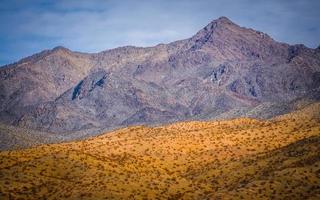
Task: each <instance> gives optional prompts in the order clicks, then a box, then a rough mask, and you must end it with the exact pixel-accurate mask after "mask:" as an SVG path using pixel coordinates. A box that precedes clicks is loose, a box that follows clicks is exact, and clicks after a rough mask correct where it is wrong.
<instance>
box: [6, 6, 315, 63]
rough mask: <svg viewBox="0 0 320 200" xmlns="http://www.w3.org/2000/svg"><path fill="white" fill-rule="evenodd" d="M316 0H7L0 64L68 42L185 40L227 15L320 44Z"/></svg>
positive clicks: (80, 45) (88, 46)
mask: <svg viewBox="0 0 320 200" xmlns="http://www.w3.org/2000/svg"><path fill="white" fill-rule="evenodd" d="M319 8H320V1H317V0H309V1H303V0H290V1H289V0H282V1H279V0H270V1H262V0H255V1H250V0H238V1H231V0H199V1H193V0H175V1H174V0H140V1H132V0H122V1H117V0H90V1H85V0H59V1H53V0H52V1H41V0H30V1H21V0H2V3H1V4H0V23H1V30H0V38H1V39H0V42H1V46H0V52H1V54H0V64H6V63H9V62H13V61H15V60H17V59H19V58H22V57H24V56H27V55H31V54H33V53H35V52H38V51H40V50H43V49H48V48H53V47H54V46H58V45H63V46H66V47H67V48H70V49H72V50H76V51H84V52H99V51H103V50H105V49H110V48H115V47H118V46H124V45H136V46H152V45H156V44H158V43H168V42H171V41H175V40H178V39H184V38H187V37H190V36H191V35H193V34H195V33H196V32H197V31H198V30H199V29H201V28H202V27H204V26H205V25H206V24H208V23H209V22H210V21H211V20H213V19H215V18H218V17H220V16H227V17H229V18H230V19H231V20H233V21H235V22H236V23H238V24H240V25H241V26H246V27H251V28H254V29H257V30H260V31H263V32H266V33H268V34H269V35H271V36H272V37H274V38H275V39H276V40H279V41H283V42H288V43H291V44H293V43H304V44H306V45H307V46H309V47H316V46H318V45H319V44H320V30H319V27H320V24H319V22H318V21H319V20H318V19H319V18H320V14H319V12H318V11H319Z"/></svg>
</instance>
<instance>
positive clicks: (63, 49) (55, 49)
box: [52, 46, 70, 51]
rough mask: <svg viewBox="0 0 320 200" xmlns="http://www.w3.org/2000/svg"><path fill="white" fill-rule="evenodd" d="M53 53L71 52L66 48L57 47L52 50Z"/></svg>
mask: <svg viewBox="0 0 320 200" xmlns="http://www.w3.org/2000/svg"><path fill="white" fill-rule="evenodd" d="M52 51H70V50H69V49H68V48H66V47H64V46H56V47H54V48H53V49H52Z"/></svg>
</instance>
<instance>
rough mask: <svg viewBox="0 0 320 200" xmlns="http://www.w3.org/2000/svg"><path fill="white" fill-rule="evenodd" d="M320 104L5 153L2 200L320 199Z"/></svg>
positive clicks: (0, 161) (0, 170)
mask: <svg viewBox="0 0 320 200" xmlns="http://www.w3.org/2000/svg"><path fill="white" fill-rule="evenodd" d="M319 111H320V104H319V103H316V104H312V105H309V106H307V107H302V108H301V109H300V110H298V111H296V112H294V113H291V114H287V115H283V116H280V117H276V118H273V119H271V120H256V119H249V118H238V119H233V120H224V121H208V122H198V121H190V122H179V123H173V124H170V125H166V126H157V127H145V126H134V127H128V128H124V129H119V130H117V131H114V132H111V133H108V134H103V135H101V136H98V137H93V138H90V139H87V140H83V141H78V142H70V143H61V144H51V145H41V146H38V147H35V148H31V149H25V150H17V151H3V152H1V153H0V177H1V178H0V196H1V197H2V199H10V198H11V199H12V198H13V199H19V198H20V199H41V198H44V199H132V198H133V197H135V199H252V198H253V197H254V198H256V199H307V198H309V199H318V198H319V197H320V188H319V185H320V176H319V172H320V149H319V148H320V114H319V113H320V112H319Z"/></svg>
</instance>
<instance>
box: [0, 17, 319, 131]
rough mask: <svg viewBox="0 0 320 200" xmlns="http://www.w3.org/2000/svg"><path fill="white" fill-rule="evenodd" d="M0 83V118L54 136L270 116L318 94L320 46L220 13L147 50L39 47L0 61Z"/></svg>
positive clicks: (315, 97) (312, 99) (131, 47)
mask: <svg viewBox="0 0 320 200" xmlns="http://www.w3.org/2000/svg"><path fill="white" fill-rule="evenodd" d="M0 88H1V89H0V120H1V121H2V122H3V123H6V124H11V125H14V126H18V127H23V128H29V129H37V130H40V131H44V132H53V133H59V134H62V133H63V134H67V133H70V134H72V132H75V131H82V130H87V131H89V132H90V131H91V132H90V133H92V134H94V133H97V132H99V131H101V130H103V129H114V128H117V127H122V126H128V125H134V124H149V125H152V124H162V123H168V122H174V121H182V120H208V119H222V118H223V119H226V118H234V117H239V116H250V117H257V118H271V117H273V116H275V115H279V114H283V113H286V112H290V111H292V110H294V109H295V108H296V107H297V105H301V104H303V105H307V104H310V103H312V102H316V101H318V100H319V98H320V92H319V90H320V52H319V51H318V50H317V49H310V48H307V47H305V46H304V45H288V44H285V43H280V42H277V41H275V40H273V39H272V38H271V37H270V36H268V35H267V34H265V33H262V32H259V31H255V30H252V29H248V28H244V27H240V26H239V25H237V24H235V23H233V22H232V21H230V20H229V19H228V18H226V17H221V18H219V19H216V20H213V21H212V22H211V23H210V24H208V25H207V26H206V27H204V28H203V29H202V30H200V31H199V32H198V33H196V34H195V35H194V36H193V37H191V38H188V39H184V40H180V41H176V42H172V43H169V44H159V45H157V46H154V47H147V48H140V47H133V46H126V47H120V48H116V49H111V50H107V51H103V52H100V53H94V54H86V53H79V52H73V51H71V50H68V49H66V48H64V47H57V48H54V49H52V50H46V51H43V52H41V53H39V54H36V55H33V56H31V57H28V58H25V59H22V60H20V61H19V62H17V63H14V64H10V65H7V66H4V67H1V68H0ZM89 135H90V134H89ZM75 137H76V136H75Z"/></svg>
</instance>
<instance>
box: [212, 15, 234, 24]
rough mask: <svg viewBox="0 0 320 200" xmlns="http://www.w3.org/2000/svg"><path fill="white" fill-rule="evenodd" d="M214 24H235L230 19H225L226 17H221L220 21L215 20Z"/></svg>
mask: <svg viewBox="0 0 320 200" xmlns="http://www.w3.org/2000/svg"><path fill="white" fill-rule="evenodd" d="M213 22H220V23H233V22H232V21H231V20H230V19H229V18H228V17H225V16H221V17H219V18H218V19H215V20H213Z"/></svg>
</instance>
